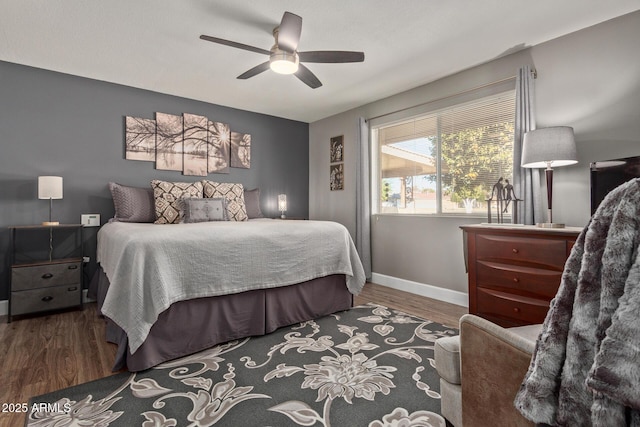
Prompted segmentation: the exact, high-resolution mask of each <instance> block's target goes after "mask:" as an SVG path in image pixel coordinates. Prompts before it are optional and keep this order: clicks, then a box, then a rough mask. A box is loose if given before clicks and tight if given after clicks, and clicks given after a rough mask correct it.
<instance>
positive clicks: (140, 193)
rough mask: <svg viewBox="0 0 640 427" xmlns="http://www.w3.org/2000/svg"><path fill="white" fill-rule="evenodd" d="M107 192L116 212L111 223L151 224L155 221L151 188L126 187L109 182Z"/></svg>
mask: <svg viewBox="0 0 640 427" xmlns="http://www.w3.org/2000/svg"><path fill="white" fill-rule="evenodd" d="M109 190H110V191H111V197H112V198H113V206H114V208H115V210H116V213H115V215H114V216H113V219H112V221H120V222H153V221H155V220H156V209H155V205H154V201H153V189H152V188H151V187H147V188H143V187H128V186H126V185H121V184H117V183H115V182H110V183H109Z"/></svg>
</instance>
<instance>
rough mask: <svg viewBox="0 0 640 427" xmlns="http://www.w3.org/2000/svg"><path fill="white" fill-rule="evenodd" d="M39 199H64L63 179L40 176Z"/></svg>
mask: <svg viewBox="0 0 640 427" xmlns="http://www.w3.org/2000/svg"><path fill="white" fill-rule="evenodd" d="M38 199H62V177H61V176H39V177H38Z"/></svg>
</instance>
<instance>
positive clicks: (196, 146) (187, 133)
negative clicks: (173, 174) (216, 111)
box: [182, 113, 209, 176]
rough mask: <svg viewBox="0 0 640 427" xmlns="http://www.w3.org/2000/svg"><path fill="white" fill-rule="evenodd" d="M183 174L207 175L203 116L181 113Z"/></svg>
mask: <svg viewBox="0 0 640 427" xmlns="http://www.w3.org/2000/svg"><path fill="white" fill-rule="evenodd" d="M183 119H184V130H183V134H182V135H183V141H184V157H183V161H184V164H183V167H182V174H183V175H191V176H207V172H208V171H207V144H208V134H209V128H208V122H209V119H207V118H206V117H204V116H196V115H195V114H187V113H185V114H183Z"/></svg>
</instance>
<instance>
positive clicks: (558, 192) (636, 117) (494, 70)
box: [309, 12, 640, 292]
mask: <svg viewBox="0 0 640 427" xmlns="http://www.w3.org/2000/svg"><path fill="white" fill-rule="evenodd" d="M639 40H640V12H634V13H632V14H629V15H625V16H622V17H620V18H617V19H614V20H611V21H608V22H604V23H602V24H599V25H596V26H594V27H590V28H587V29H584V30H581V31H578V32H576V33H573V34H570V35H567V36H564V37H561V38H558V39H555V40H552V41H549V42H547V43H544V44H540V45H537V46H534V47H531V48H528V49H526V50H523V51H520V52H517V53H515V54H512V55H509V56H506V57H502V58H499V59H496V60H493V61H490V62H488V63H486V64H482V65H479V66H477V67H474V68H471V69H469V70H465V71H463V72H460V73H457V74H455V75H452V76H449V77H446V78H443V79H441V80H438V81H436V82H433V83H430V84H427V85H425V86H421V87H418V88H415V89H413V90H410V91H407V92H404V93H401V94H398V95H395V96H392V97H389V98H386V99H383V100H380V101H377V102H374V103H371V104H367V105H364V106H362V107H359V108H356V109H354V110H351V111H348V112H345V113H342V114H338V115H336V116H333V117H329V118H326V119H324V120H321V121H318V122H314V123H311V124H310V127H309V145H310V147H309V164H310V166H309V175H310V178H309V187H310V189H309V191H310V193H309V194H310V197H309V212H310V217H311V218H314V219H335V220H338V221H340V222H342V223H344V224H345V226H347V228H348V229H349V230H350V231H351V233H352V235H353V234H354V233H355V197H354V195H355V188H354V185H355V152H352V153H351V154H350V153H349V150H350V148H351V149H352V148H353V147H354V146H355V137H356V118H357V117H359V116H362V117H365V118H370V117H374V116H377V115H379V114H385V113H389V112H392V111H395V110H398V109H402V108H407V107H410V106H413V105H417V104H420V103H424V102H429V101H432V100H438V99H441V98H443V97H447V96H449V95H452V94H456V93H459V92H463V91H465V90H468V89H471V88H475V87H478V86H481V85H484V84H489V83H492V82H496V81H499V80H501V79H504V78H508V77H509V76H514V75H515V74H516V73H517V70H518V69H519V68H520V67H521V66H523V65H531V66H533V67H534V68H536V69H537V71H538V79H537V80H536V82H535V85H536V90H535V97H536V109H537V115H536V117H537V124H538V127H549V126H573V127H574V128H575V132H576V142H577V145H578V156H579V163H578V164H577V165H575V166H570V167H565V168H557V169H556V170H555V177H554V220H555V221H556V222H565V223H567V224H568V225H572V226H584V225H585V224H586V223H587V221H588V219H589V215H590V208H589V203H590V201H589V197H590V195H589V162H591V161H594V160H604V159H610V158H616V157H624V156H632V155H640V55H638V54H637V52H638V46H637V45H638V41H639ZM446 102H448V101H441V102H434V103H432V104H429V105H427V106H426V107H423V108H422V110H426V109H436V108H441V107H442V106H444V104H446ZM418 110H419V109H414V110H411V111H410V113H417V112H418ZM393 118H394V116H389V117H388V118H387V119H393ZM340 134H344V135H345V145H346V154H345V169H346V170H345V181H346V183H345V190H344V191H340V192H330V191H329V189H328V169H329V163H328V144H329V142H328V141H329V138H330V137H331V136H334V135H340ZM543 182H544V179H543ZM482 221H486V218H459V217H458V218H454V217H429V216H416V217H405V216H376V217H374V218H373V220H372V252H373V254H372V258H373V260H372V262H373V271H374V273H378V274H381V275H385V276H391V277H393V278H398V279H401V280H404V281H412V282H417V283H418V284H425V285H432V286H435V287H438V288H443V289H445V290H453V291H459V292H466V291H467V276H466V274H465V270H464V260H463V247H462V235H461V232H460V230H459V226H460V225H462V224H467V223H478V222H482ZM413 288H414V289H415V286H414V287H413ZM424 288H425V289H426V288H427V287H424Z"/></svg>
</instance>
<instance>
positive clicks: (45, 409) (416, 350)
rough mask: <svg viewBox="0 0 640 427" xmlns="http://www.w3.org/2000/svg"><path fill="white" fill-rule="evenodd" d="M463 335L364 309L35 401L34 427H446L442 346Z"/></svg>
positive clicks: (31, 416) (29, 420)
mask: <svg viewBox="0 0 640 427" xmlns="http://www.w3.org/2000/svg"><path fill="white" fill-rule="evenodd" d="M457 333H458V331H457V330H455V329H448V328H446V327H444V326H442V325H440V324H438V323H435V322H431V321H428V320H424V319H420V318H417V317H413V316H410V315H408V314H405V313H403V312H400V311H397V310H393V309H389V308H387V307H383V306H379V305H373V304H369V305H365V306H359V307H354V308H352V309H351V310H348V311H344V312H339V313H335V314H333V315H330V316H326V317H323V318H320V319H317V320H312V321H308V322H304V323H301V324H297V325H294V326H290V327H286V328H281V329H278V330H277V331H275V332H273V333H271V334H269V335H265V336H260V337H252V338H247V339H243V340H237V341H232V342H229V343H226V344H222V345H219V346H217V347H214V348H211V349H209V350H205V351H202V352H200V353H196V354H194V355H192V356H188V357H183V358H181V359H177V360H174V361H171V362H167V363H163V364H161V365H158V366H156V367H155V368H152V369H149V370H146V371H143V372H137V373H128V372H125V373H120V374H116V375H114V376H111V377H108V378H104V379H100V380H97V381H92V382H90V383H86V384H81V385H79V386H75V387H71V388H67V389H63V390H59V391H56V392H53V393H49V394H46V395H42V396H37V397H34V398H32V399H31V401H30V403H29V405H30V408H32V411H31V413H30V414H29V415H28V418H27V425H28V426H67V425H83V426H93V425H97V426H107V425H109V426H143V427H152V426H157V427H160V426H210V425H220V426H243V427H244V426H326V427H329V426H334V427H341V426H349V427H351V426H375V427H383V426H434V427H436V426H438V427H439V426H445V421H444V418H442V416H441V415H440V394H439V377H438V374H437V372H436V371H435V368H434V362H433V344H434V341H435V340H436V339H438V338H440V337H442V336H450V335H455V334H457ZM34 404H35V406H34Z"/></svg>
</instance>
